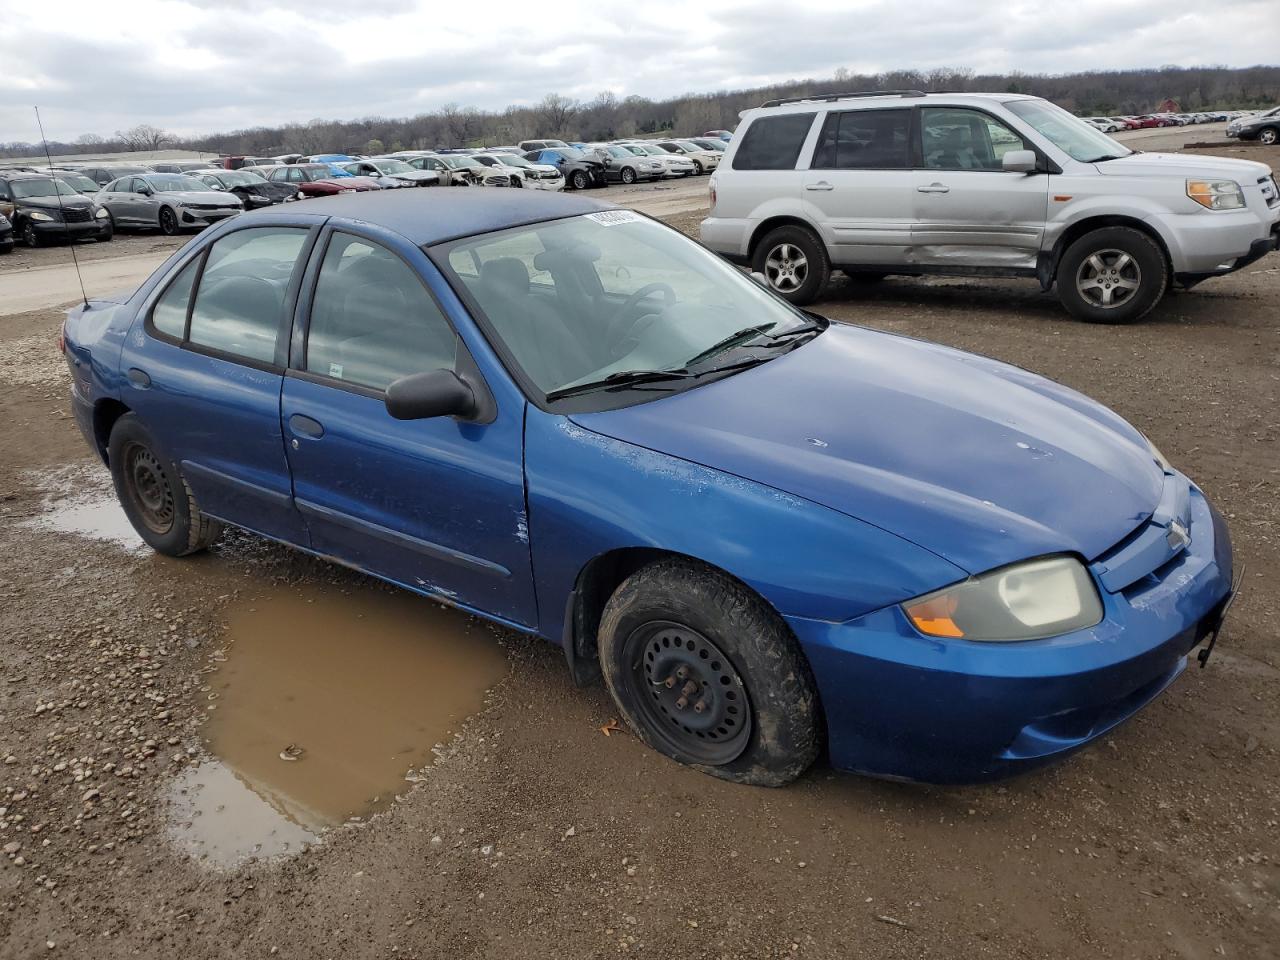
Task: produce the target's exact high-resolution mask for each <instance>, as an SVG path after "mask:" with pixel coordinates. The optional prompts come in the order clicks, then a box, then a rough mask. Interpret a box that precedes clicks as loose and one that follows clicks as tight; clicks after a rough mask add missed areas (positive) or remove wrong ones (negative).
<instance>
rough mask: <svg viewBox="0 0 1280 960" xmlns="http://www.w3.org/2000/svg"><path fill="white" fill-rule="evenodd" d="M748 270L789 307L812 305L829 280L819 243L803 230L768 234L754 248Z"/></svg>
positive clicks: (824, 253) (828, 263)
mask: <svg viewBox="0 0 1280 960" xmlns="http://www.w3.org/2000/svg"><path fill="white" fill-rule="evenodd" d="M751 269H752V270H754V271H755V272H756V273H762V274H764V277H765V279H766V280H767V281H768V283H769V288H770V289H771V290H773V291H774V292H775V293H778V294H781V295H782V296H783V297H784V298H786V299H787V300H788V301H790V302H791V303H794V304H796V305H797V306H804V305H805V304H807V303H813V301H814V300H816V299H817V298H818V294H820V293H821V292H822V288H823V287H825V286H826V285H827V279H828V278H829V277H830V276H831V261H829V260H828V259H827V248H826V247H825V246H823V244H822V241H821V240H819V239H818V237H817V236H816V235H815V234H814V233H813V231H812V230H808V229H806V228H804V227H797V226H785V227H778V228H777V229H776V230H771V231H769V233H768V234H767V235H766V236H765V237H764V239H763V240H761V241H760V243H759V244H757V246H756V249H755V252H754V253H753V254H752V257H751Z"/></svg>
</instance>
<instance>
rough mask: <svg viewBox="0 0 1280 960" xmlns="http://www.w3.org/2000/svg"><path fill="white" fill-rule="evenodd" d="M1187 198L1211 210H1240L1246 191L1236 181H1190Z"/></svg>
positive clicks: (1188, 182)
mask: <svg viewBox="0 0 1280 960" xmlns="http://www.w3.org/2000/svg"><path fill="white" fill-rule="evenodd" d="M1187 196H1188V197H1190V198H1191V199H1192V200H1194V201H1195V202H1196V203H1198V204H1200V205H1201V206H1202V207H1206V208H1208V209H1210V210H1239V209H1240V208H1241V207H1243V206H1244V191H1243V190H1241V189H1240V184H1238V183H1236V182H1235V181H1234V180H1188V181H1187Z"/></svg>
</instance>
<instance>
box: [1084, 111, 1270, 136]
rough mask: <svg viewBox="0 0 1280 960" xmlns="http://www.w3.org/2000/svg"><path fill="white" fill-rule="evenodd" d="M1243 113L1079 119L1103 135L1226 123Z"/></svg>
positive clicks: (1218, 112) (1158, 114)
mask: <svg viewBox="0 0 1280 960" xmlns="http://www.w3.org/2000/svg"><path fill="white" fill-rule="evenodd" d="M1245 113H1246V111H1243V110H1232V111H1228V112H1224V111H1214V112H1212V113H1145V114H1142V115H1141V116H1132V117H1131V116H1124V117H1082V118H1081V119H1083V120H1084V122H1085V123H1088V124H1090V125H1092V126H1094V127H1097V128H1098V129H1099V130H1101V131H1102V132H1103V133H1119V132H1120V131H1121V130H1142V129H1146V128H1150V127H1185V126H1187V125H1188V124H1192V123H1226V122H1227V121H1228V120H1234V119H1236V118H1237V117H1240V116H1243V115H1244V114H1245Z"/></svg>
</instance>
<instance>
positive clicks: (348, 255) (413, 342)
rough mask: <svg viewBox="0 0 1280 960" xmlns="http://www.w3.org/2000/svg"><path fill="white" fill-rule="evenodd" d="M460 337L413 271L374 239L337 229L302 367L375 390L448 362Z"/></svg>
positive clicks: (450, 363)
mask: <svg viewBox="0 0 1280 960" xmlns="http://www.w3.org/2000/svg"><path fill="white" fill-rule="evenodd" d="M456 347H457V337H455V336H454V333H453V328H452V327H451V326H449V321H448V320H446V319H445V317H444V314H443V313H441V312H440V308H439V307H437V306H436V303H435V301H434V300H433V299H432V298H431V296H430V294H428V293H427V291H426V288H425V287H424V286H423V285H422V281H421V280H420V279H419V278H418V275H417V274H416V273H415V272H414V271H413V270H411V269H410V268H409V267H408V266H407V265H406V264H405V262H404V261H403V260H401V259H400V258H399V257H397V256H396V255H395V254H394V253H392V252H391V251H390V250H388V249H386V248H385V247H383V246H380V245H379V244H376V243H374V242H373V241H371V240H364V239H361V238H359V237H353V236H350V235H348V234H343V233H335V234H334V235H333V239H332V240H331V241H330V242H329V249H328V250H326V251H325V255H324V262H323V263H322V264H321V266H320V276H319V278H318V279H317V280H316V292H315V297H314V300H313V306H312V308H311V322H310V324H309V326H308V330H307V354H306V357H307V360H306V369H307V370H308V371H309V372H311V373H316V374H319V375H320V376H322V377H329V378H331V379H334V380H341V381H343V382H344V383H353V384H356V385H358V386H362V387H368V388H370V389H373V390H384V389H386V387H387V386H388V385H389V384H390V383H392V382H393V381H395V380H398V379H400V378H401V377H404V376H408V375H409V374H411V373H426V372H427V371H429V370H438V369H440V368H442V367H444V368H450V369H451V368H452V367H453V365H454V357H455V352H456Z"/></svg>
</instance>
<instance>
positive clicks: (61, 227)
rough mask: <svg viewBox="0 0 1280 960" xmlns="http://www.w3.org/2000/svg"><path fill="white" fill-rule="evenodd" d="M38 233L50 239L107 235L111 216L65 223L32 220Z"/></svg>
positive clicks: (81, 238)
mask: <svg viewBox="0 0 1280 960" xmlns="http://www.w3.org/2000/svg"><path fill="white" fill-rule="evenodd" d="M29 222H30V224H31V226H32V227H33V228H34V229H35V231H36V235H37V236H39V237H42V238H47V239H50V240H61V239H70V240H85V239H91V238H93V237H105V236H107V235H108V234H110V233H111V218H110V217H104V218H103V219H101V220H99V219H97V218H96V217H95V218H94V219H92V220H89V221H83V220H82V221H80V222H78V223H64V222H63V221H61V220H31V221H29Z"/></svg>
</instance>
